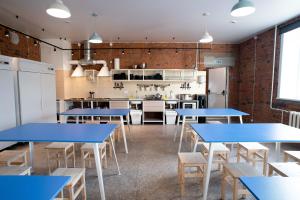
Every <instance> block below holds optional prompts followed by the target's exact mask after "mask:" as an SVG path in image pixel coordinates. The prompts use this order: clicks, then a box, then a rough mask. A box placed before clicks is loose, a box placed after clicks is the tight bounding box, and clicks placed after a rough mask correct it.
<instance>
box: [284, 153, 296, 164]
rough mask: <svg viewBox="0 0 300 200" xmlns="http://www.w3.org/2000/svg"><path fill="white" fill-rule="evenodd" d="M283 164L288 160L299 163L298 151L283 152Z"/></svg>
mask: <svg viewBox="0 0 300 200" xmlns="http://www.w3.org/2000/svg"><path fill="white" fill-rule="evenodd" d="M283 155H284V158H283V160H284V162H288V161H289V159H292V160H294V161H296V162H300V151H284V152H283Z"/></svg>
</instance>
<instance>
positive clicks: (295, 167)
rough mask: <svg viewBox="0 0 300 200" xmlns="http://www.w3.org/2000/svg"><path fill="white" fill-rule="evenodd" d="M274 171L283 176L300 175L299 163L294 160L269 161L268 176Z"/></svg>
mask: <svg viewBox="0 0 300 200" xmlns="http://www.w3.org/2000/svg"><path fill="white" fill-rule="evenodd" d="M274 172H276V173H277V174H278V175H280V176H283V177H292V176H300V165H299V164H298V163H296V162H274V163H269V176H272V175H273V173H274Z"/></svg>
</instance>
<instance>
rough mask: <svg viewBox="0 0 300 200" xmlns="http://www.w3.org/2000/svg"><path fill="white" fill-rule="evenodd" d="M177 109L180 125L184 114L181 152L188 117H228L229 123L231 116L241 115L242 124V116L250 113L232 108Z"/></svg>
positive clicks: (180, 142)
mask: <svg viewBox="0 0 300 200" xmlns="http://www.w3.org/2000/svg"><path fill="white" fill-rule="evenodd" d="M175 111H176V112H177V114H178V120H177V125H178V126H179V118H180V117H181V116H182V126H181V133H180V140H179V147H178V152H180V150H181V144H182V137H183V132H184V125H185V122H186V117H227V121H228V124H229V123H230V122H231V117H239V119H240V123H241V124H242V123H243V118H242V116H244V115H249V114H248V113H244V112H241V111H239V110H235V109H232V108H199V109H175ZM176 135H177V132H175V137H174V141H175V138H176ZM195 147H196V146H195ZM194 149H195V148H194Z"/></svg>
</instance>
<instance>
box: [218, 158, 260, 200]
mask: <svg viewBox="0 0 300 200" xmlns="http://www.w3.org/2000/svg"><path fill="white" fill-rule="evenodd" d="M260 175H261V174H260V173H259V172H258V171H257V170H256V169H255V168H254V167H253V166H251V165H250V164H248V163H225V164H224V165H223V176H222V182H221V199H223V200H225V198H226V197H225V187H226V183H228V184H229V185H230V186H231V187H232V199H233V200H237V199H238V195H239V194H242V195H246V194H248V190H247V189H244V188H240V189H239V188H238V182H239V178H240V177H241V176H260Z"/></svg>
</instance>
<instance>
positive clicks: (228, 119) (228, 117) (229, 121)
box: [227, 116, 231, 124]
mask: <svg viewBox="0 0 300 200" xmlns="http://www.w3.org/2000/svg"><path fill="white" fill-rule="evenodd" d="M227 123H228V124H230V123H231V118H230V116H227Z"/></svg>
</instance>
